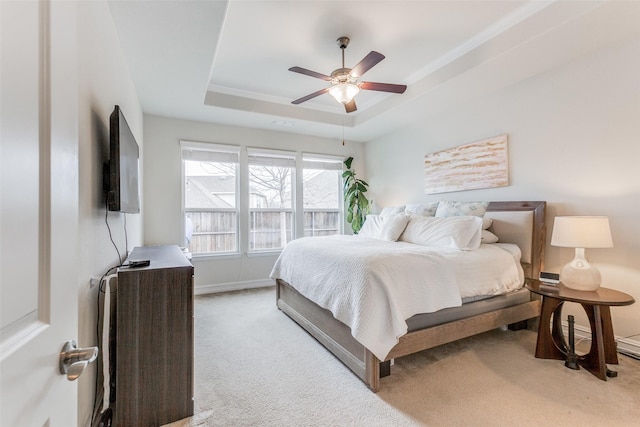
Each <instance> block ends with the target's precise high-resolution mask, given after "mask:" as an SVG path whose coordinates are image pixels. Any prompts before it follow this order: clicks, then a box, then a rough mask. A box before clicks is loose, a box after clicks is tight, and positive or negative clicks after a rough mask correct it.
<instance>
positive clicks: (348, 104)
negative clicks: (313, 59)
mask: <svg viewBox="0 0 640 427" xmlns="http://www.w3.org/2000/svg"><path fill="white" fill-rule="evenodd" d="M336 42H337V43H338V46H340V49H341V50H342V68H338V69H336V70H333V72H332V73H331V75H330V76H327V75H326V74H322V73H317V72H315V71H311V70H307V69H306V68H301V67H291V68H289V71H293V72H294V73H300V74H305V75H307V76H311V77H315V78H318V79H321V80H325V81H328V82H330V83H331V86H329V87H326V88H324V89H321V90H319V91H317V92H313V93H311V94H309V95H307V96H303V97H302V98H299V99H296V100H295V101H292V102H291V103H292V104H295V105H298V104H301V103H303V102H305V101H308V100H310V99H312V98H315V97H316V96H319V95H322V94H323V93H326V92H329V93H330V94H331V96H333V97H334V98H335V99H336V101H338V102H340V103H341V104H344V107H345V110H346V111H347V113H352V112H354V111H356V110H357V108H356V101H355V99H354V97H355V96H356V95H357V94H358V93H359V92H360V90H375V91H378V92H391V93H404V91H405V90H406V89H407V85H397V84H391V83H375V82H361V81H358V79H359V78H360V77H362V75H363V74H364V73H366V72H367V71H369V70H370V69H371V68H373V66H374V65H376V64H377V63H378V62H380V61H382V60H383V59H384V55H383V54H381V53H379V52H376V51H371V52H369V54H368V55H367V56H365V57H364V58H363V59H362V60H361V61H360V62H358V64H356V66H355V67H353V68H345V66H344V50H345V49H346V48H347V46H348V45H349V38H348V37H340V38H338V40H336Z"/></svg>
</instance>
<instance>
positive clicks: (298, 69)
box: [289, 67, 331, 81]
mask: <svg viewBox="0 0 640 427" xmlns="http://www.w3.org/2000/svg"><path fill="white" fill-rule="evenodd" d="M289 71H293V72H294V73H300V74H304V75H305V76H311V77H315V78H317V79H320V80H326V81H330V80H331V77H329V76H327V75H326V74H322V73H317V72H315V71H311V70H307V69H306V68H301V67H291V68H289Z"/></svg>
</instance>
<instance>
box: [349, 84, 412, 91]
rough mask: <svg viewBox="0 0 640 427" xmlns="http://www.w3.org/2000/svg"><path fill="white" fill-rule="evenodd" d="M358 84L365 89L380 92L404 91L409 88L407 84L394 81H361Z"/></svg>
mask: <svg viewBox="0 0 640 427" xmlns="http://www.w3.org/2000/svg"><path fill="white" fill-rule="evenodd" d="M358 86H360V89H363V90H377V91H378V92H391V93H404V91H405V90H407V85H395V84H392V83H375V82H360V84H358Z"/></svg>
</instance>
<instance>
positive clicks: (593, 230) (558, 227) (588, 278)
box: [551, 216, 613, 291]
mask: <svg viewBox="0 0 640 427" xmlns="http://www.w3.org/2000/svg"><path fill="white" fill-rule="evenodd" d="M551 245H552V246H561V247H568V248H575V249H576V255H575V258H573V260H572V261H571V262H570V263H568V264H566V265H565V266H564V267H562V270H560V281H561V282H562V283H563V284H564V285H565V286H566V287H567V288H571V289H576V290H579V291H595V290H596V289H598V288H599V287H600V282H601V281H602V278H601V276H600V272H599V271H598V269H597V268H595V267H594V266H592V265H591V264H589V261H587V259H586V258H585V256H584V250H585V249H586V248H610V247H612V246H613V240H612V239H611V229H610V228H609V218H607V217H606V216H558V217H556V218H555V219H554V222H553V234H552V235H551Z"/></svg>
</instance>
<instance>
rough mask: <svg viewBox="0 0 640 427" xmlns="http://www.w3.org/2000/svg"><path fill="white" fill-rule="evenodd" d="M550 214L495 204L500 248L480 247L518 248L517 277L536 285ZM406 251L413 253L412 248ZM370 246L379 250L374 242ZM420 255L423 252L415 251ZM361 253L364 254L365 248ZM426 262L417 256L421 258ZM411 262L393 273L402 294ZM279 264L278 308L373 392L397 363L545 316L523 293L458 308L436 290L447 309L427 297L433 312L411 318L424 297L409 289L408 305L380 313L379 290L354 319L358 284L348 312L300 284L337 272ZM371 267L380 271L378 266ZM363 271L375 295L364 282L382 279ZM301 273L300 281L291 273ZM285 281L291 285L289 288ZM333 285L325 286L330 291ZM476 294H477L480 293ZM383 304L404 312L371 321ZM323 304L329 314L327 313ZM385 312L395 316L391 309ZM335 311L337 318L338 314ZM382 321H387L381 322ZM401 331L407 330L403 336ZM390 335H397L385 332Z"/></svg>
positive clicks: (491, 209) (529, 206)
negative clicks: (450, 343)
mask: <svg viewBox="0 0 640 427" xmlns="http://www.w3.org/2000/svg"><path fill="white" fill-rule="evenodd" d="M545 208H546V203H545V202H540V201H523V202H490V203H489V205H488V207H487V210H486V213H485V214H484V216H485V217H487V218H491V219H492V225H491V231H492V232H493V233H494V234H495V235H497V236H498V238H499V242H500V243H498V244H496V245H495V246H496V248H493V247H492V246H494V245H482V246H483V247H485V246H486V247H487V248H486V250H488V251H490V250H494V251H497V252H501V251H503V250H504V251H507V252H509V251H513V249H512V247H515V248H516V251H517V252H518V254H517V255H518V256H519V260H520V265H519V266H518V270H519V274H520V278H521V280H522V281H524V280H526V279H527V278H537V277H538V276H539V274H540V271H541V269H542V262H543V261H542V260H543V257H544V245H545ZM341 238H345V239H346V237H336V239H341ZM356 239H357V238H356ZM363 239H364V238H363ZM318 242H319V241H318ZM345 244H346V243H345ZM510 244H511V245H510ZM365 245H366V244H365ZM404 245H405V246H406V245H409V246H411V245H410V244H404ZM499 245H503V246H504V248H502V249H498V248H497V246H499ZM316 246H319V247H321V246H322V244H316ZM370 246H372V248H373V244H372V243H371V244H370ZM392 246H393V247H392ZM395 246H397V247H402V246H403V245H402V244H400V243H398V244H395ZM395 246H394V244H391V243H389V244H387V246H384V245H382V246H381V247H380V250H381V251H390V255H387V256H388V257H394V256H398V255H397V254H395V253H394V251H395V250H396V249H395ZM326 250H327V251H329V250H330V249H329V248H326ZM403 250H404V249H403ZM315 251H316V252H318V254H317V255H314V250H313V249H308V252H305V253H303V254H302V255H300V256H301V257H302V258H297V259H298V260H301V259H304V258H307V259H311V258H313V257H314V256H318V257H320V256H321V249H317V250H315ZM375 251H378V249H377V248H373V249H371V251H370V252H372V253H373V252H375ZM414 251H415V252H420V250H419V249H417V248H416V249H415V250H414ZM285 252H286V249H285V251H283V255H284V254H285ZM355 252H358V253H359V252H366V251H363V250H362V248H359V249H358V251H355ZM473 252H474V253H475V252H477V256H478V257H479V256H480V255H481V254H482V253H483V251H473ZM283 255H281V257H280V258H284V259H292V260H296V258H290V256H289V258H285V257H283ZM420 255H421V254H415V256H420ZM454 255H455V254H451V255H450V256H451V257H454ZM412 256H414V254H410V255H409V256H407V255H402V258H396V262H397V263H399V265H402V266H403V267H402V268H398V269H396V270H394V271H395V272H396V273H397V277H398V281H397V283H396V284H397V285H398V286H397V287H399V288H402V289H404V288H405V283H404V282H405V281H411V280H412V279H411V277H410V276H406V277H405V276H404V275H403V271H404V270H409V269H413V268H414V267H412V265H411V264H407V263H405V262H409V261H406V259H408V258H411V257H412ZM490 256H491V255H490ZM280 258H279V260H278V262H277V263H276V267H274V272H273V274H272V277H273V278H274V279H275V280H276V302H277V306H278V308H279V309H280V310H281V311H282V312H284V313H285V314H287V315H288V316H289V317H290V318H291V319H293V320H294V321H295V322H296V323H298V324H299V325H300V326H301V327H302V328H304V329H305V330H306V331H307V332H309V333H310V334H311V335H312V336H313V337H314V338H316V339H317V341H318V342H320V343H321V344H322V345H324V346H325V347H326V348H327V349H328V350H329V351H330V352H331V353H333V354H334V355H335V356H336V357H337V358H338V359H339V360H341V361H342V362H343V363H344V364H345V365H346V366H347V367H348V368H349V369H351V370H352V371H353V372H354V374H356V375H357V376H358V377H359V378H360V379H362V380H363V381H364V382H365V383H366V384H367V386H368V387H369V388H370V389H371V390H372V391H374V392H375V391H377V390H378V388H379V386H380V378H381V377H384V376H386V375H389V374H390V361H391V360H392V359H395V358H398V357H402V356H405V355H408V354H412V353H415V352H418V351H422V350H425V349H428V348H432V347H436V346H439V345H442V344H445V343H448V342H452V341H455V340H458V339H461V338H465V337H468V336H472V335H475V334H478V333H481V332H486V331H488V330H491V329H494V328H497V327H502V326H505V325H509V327H510V328H512V329H515V328H522V327H526V325H527V321H529V320H531V319H534V318H536V317H537V316H538V315H539V313H540V301H539V300H538V299H537V297H535V296H533V295H532V294H531V293H530V292H529V291H528V290H526V289H525V288H523V287H522V288H519V289H517V290H511V289H505V290H504V291H501V292H499V293H500V294H499V295H495V296H491V297H481V298H478V297H473V296H467V297H465V298H464V299H462V301H458V303H457V304H456V303H455V297H454V296H451V295H448V294H447V291H446V290H442V291H435V292H436V293H440V294H442V295H438V298H440V297H442V298H443V299H442V301H443V302H442V304H441V306H442V307H446V308H439V307H440V306H438V305H437V304H435V305H434V304H429V302H428V300H429V298H431V297H429V298H426V297H425V298H423V299H424V300H425V302H424V303H425V304H427V305H426V306H427V307H429V309H428V310H425V312H416V313H415V314H414V312H413V311H411V310H414V311H415V310H416V305H415V304H414V303H413V300H415V299H420V298H416V294H415V290H412V288H410V287H406V288H407V289H408V292H409V293H410V294H411V292H414V293H413V294H411V295H412V296H411V297H410V298H407V301H409V303H403V304H399V303H397V302H396V301H395V300H393V301H392V302H391V303H389V302H388V301H386V300H385V301H384V303H383V305H382V306H381V307H382V308H380V306H378V305H377V304H378V302H379V301H378V300H384V299H385V298H386V296H385V295H384V294H385V292H381V291H377V293H375V297H374V298H371V299H372V302H371V303H369V302H367V304H370V305H369V306H365V307H364V308H359V309H353V311H357V312H360V311H362V312H363V314H362V315H361V316H360V315H359V316H355V315H353V313H350V312H349V309H348V307H349V304H351V303H352V300H354V301H355V300H358V301H360V299H362V295H361V294H362V292H361V291H360V290H358V289H357V286H358V285H357V284H356V283H355V282H356V280H354V281H353V282H354V283H353V286H354V287H356V290H355V291H347V292H348V298H347V300H348V303H347V304H346V305H347V309H345V308H344V305H345V303H343V302H341V303H339V304H337V305H336V304H335V303H332V302H328V301H325V300H324V299H322V298H324V296H325V295H321V296H320V297H318V295H316V294H313V292H312V291H310V290H309V289H306V288H305V287H304V286H302V285H300V284H298V283H297V282H302V281H303V280H302V276H300V274H304V275H306V276H314V275H315V276H318V277H319V278H321V279H323V280H326V281H327V282H329V281H331V280H332V279H331V277H332V276H331V274H329V273H330V272H331V271H332V270H333V269H334V268H325V269H323V270H324V271H314V269H313V268H312V269H308V268H306V267H308V266H305V265H303V264H304V263H303V262H292V261H289V263H288V264H287V265H286V267H287V268H286V269H283V267H282V265H280V264H281V263H284V262H285V261H283V260H281V259H280ZM362 259H365V258H362ZM380 259H381V258H380ZM298 264H300V265H298ZM363 264H366V263H363ZM310 265H313V264H310ZM370 265H375V262H374V263H371V264H370ZM520 267H521V268H520ZM338 268H339V266H338V265H337V264H336V266H335V269H336V270H337V269H338ZM362 268H364V269H365V270H361V269H359V268H358V269H357V270H358V271H357V272H356V273H357V274H356V275H355V276H354V277H358V276H362V277H365V279H364V281H365V284H363V285H362V286H363V288H370V287H373V288H375V289H377V288H378V287H377V286H375V285H371V286H367V283H366V281H367V280H369V281H373V280H376V279H375V277H376V275H375V274H374V275H371V274H369V273H368V272H367V271H366V268H368V267H366V266H365V267H362ZM470 268H471V267H470ZM283 270H288V271H289V272H288V273H287V274H282V271H283ZM296 271H297V272H298V275H296V274H292V273H291V272H296ZM459 271H460V273H459V274H463V273H464V271H465V268H461V269H459ZM471 271H473V270H471ZM341 274H342V273H341ZM424 275H425V276H431V273H430V272H429V270H425V271H424ZM333 277H335V276H333ZM434 277H437V278H438V280H436V281H435V282H446V281H447V277H445V276H440V275H438V274H437V273H435V274H434ZM285 278H287V280H288V281H289V282H291V283H288V281H287V280H285ZM458 279H459V278H458ZM454 280H455V278H454ZM350 283H351V282H350ZM329 285H330V284H329V283H327V286H329ZM394 287H395V286H394ZM328 289H329V290H326V291H324V293H325V294H327V295H329V294H331V293H332V292H334V291H335V290H331V288H328ZM443 289H446V288H443ZM387 290H388V289H387ZM349 292H350V293H349ZM470 292H471V293H473V292H474V291H470ZM496 292H497V291H496ZM481 293H483V292H481ZM489 293H491V292H489ZM434 298H435V297H434ZM457 298H459V299H460V294H458V297H457ZM312 299H313V300H314V301H317V303H316V302H314V301H312ZM436 300H437V298H436ZM367 301H369V299H367ZM460 302H462V304H460ZM354 304H356V303H354ZM384 304H386V306H391V308H392V309H394V310H395V309H396V308H397V307H396V306H400V309H398V310H396V311H394V310H392V311H393V312H392V313H391V314H387V316H389V318H387V317H382V316H378V315H373V316H371V315H370V313H371V312H372V311H373V312H376V313H377V310H380V311H385V308H384V307H385V305H384ZM321 305H322V306H324V307H327V308H323V307H322V306H321ZM405 306H406V307H405ZM328 308H330V309H331V310H329V309H328ZM386 311H389V310H388V309H387V310H386ZM332 312H333V313H336V314H335V315H334V314H333V313H332ZM398 313H402V316H406V317H405V318H403V319H395V320H393V317H394V316H395V317H398V316H401V315H400V314H398ZM407 313H409V314H410V315H409V314H407ZM402 316H401V317H402ZM381 318H382V319H383V321H380V319H381ZM338 319H341V320H342V321H341V320H338ZM388 319H389V320H388ZM348 325H351V326H348ZM402 327H404V330H403V329H402ZM386 329H392V330H391V331H386ZM394 331H395V332H394ZM388 333H392V334H393V333H395V336H396V338H395V339H394V340H393V341H391V342H390V339H389V338H387V337H386V334H388ZM356 337H357V338H356ZM392 337H393V335H392ZM363 343H365V344H363Z"/></svg>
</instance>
